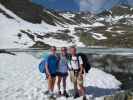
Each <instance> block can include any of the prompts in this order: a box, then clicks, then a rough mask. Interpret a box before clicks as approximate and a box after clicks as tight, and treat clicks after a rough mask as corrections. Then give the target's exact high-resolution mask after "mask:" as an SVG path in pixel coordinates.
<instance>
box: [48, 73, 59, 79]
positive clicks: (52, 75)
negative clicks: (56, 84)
mask: <svg viewBox="0 0 133 100" xmlns="http://www.w3.org/2000/svg"><path fill="white" fill-rule="evenodd" d="M46 76H47V78H48V75H46ZM56 76H57V73H55V74H51V77H52V78H55V77H56Z"/></svg>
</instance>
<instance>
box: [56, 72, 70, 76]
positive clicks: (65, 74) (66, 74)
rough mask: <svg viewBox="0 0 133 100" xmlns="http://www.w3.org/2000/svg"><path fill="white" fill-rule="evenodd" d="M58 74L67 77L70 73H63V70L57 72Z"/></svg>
mask: <svg viewBox="0 0 133 100" xmlns="http://www.w3.org/2000/svg"><path fill="white" fill-rule="evenodd" d="M57 76H60V77H67V76H68V73H67V72H66V73H61V72H57Z"/></svg>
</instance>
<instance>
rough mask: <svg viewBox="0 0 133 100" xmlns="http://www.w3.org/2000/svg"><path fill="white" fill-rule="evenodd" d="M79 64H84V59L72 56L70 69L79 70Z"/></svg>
mask: <svg viewBox="0 0 133 100" xmlns="http://www.w3.org/2000/svg"><path fill="white" fill-rule="evenodd" d="M78 60H79V61H78ZM79 64H80V65H81V64H83V60H82V58H81V57H80V56H79V57H78V58H77V56H72V59H71V61H70V62H69V64H68V66H69V68H70V69H74V70H78V69H79V67H80V66H79Z"/></svg>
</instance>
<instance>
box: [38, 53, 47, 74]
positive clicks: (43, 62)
mask: <svg viewBox="0 0 133 100" xmlns="http://www.w3.org/2000/svg"><path fill="white" fill-rule="evenodd" d="M47 57H48V54H43V60H41V62H40V63H39V65H38V69H39V72H40V73H45V72H46V70H45V61H46V59H47Z"/></svg>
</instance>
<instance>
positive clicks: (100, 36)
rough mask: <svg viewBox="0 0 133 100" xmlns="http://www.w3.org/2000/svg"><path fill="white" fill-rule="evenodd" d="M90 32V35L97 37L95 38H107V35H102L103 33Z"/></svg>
mask: <svg viewBox="0 0 133 100" xmlns="http://www.w3.org/2000/svg"><path fill="white" fill-rule="evenodd" d="M91 34H92V37H93V38H95V39H97V40H104V39H107V37H105V36H103V34H100V33H94V32H91Z"/></svg>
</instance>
